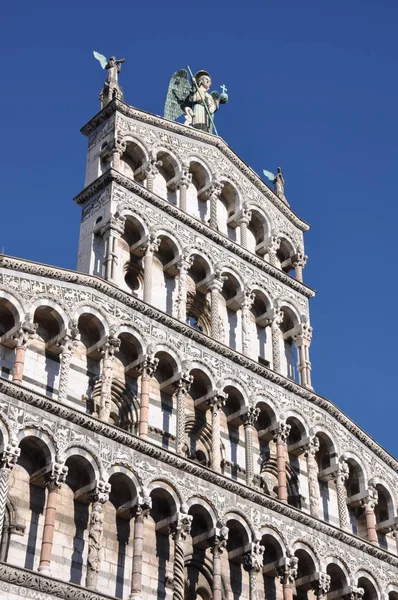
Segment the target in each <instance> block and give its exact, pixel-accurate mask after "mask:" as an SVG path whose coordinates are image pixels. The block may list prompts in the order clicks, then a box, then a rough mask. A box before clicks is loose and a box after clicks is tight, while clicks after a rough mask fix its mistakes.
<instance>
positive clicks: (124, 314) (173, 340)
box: [0, 257, 398, 489]
mask: <svg viewBox="0 0 398 600" xmlns="http://www.w3.org/2000/svg"><path fill="white" fill-rule="evenodd" d="M0 267H8V268H5V269H4V268H3V269H2V270H1V269H0V287H2V288H3V289H5V290H7V291H8V293H9V297H10V298H12V297H13V296H14V294H15V293H16V296H17V297H18V298H19V302H22V303H23V305H22V306H19V309H18V310H19V313H20V314H27V313H28V312H29V305H30V302H31V301H32V299H33V298H35V299H37V297H39V296H40V297H42V298H43V301H42V303H43V304H44V305H45V303H46V301H45V299H47V300H51V301H52V306H53V307H54V309H55V310H56V305H60V306H61V307H62V310H60V314H62V313H64V314H65V315H66V316H65V325H64V328H65V330H67V329H68V327H69V326H70V323H74V322H76V321H77V315H76V311H77V307H79V314H81V313H82V311H83V310H84V308H85V307H86V308H87V312H91V311H93V310H95V311H96V312H95V313H94V314H97V315H98V313H100V320H101V321H102V323H103V324H104V329H105V331H109V330H110V329H112V330H113V335H116V333H117V331H119V330H120V327H121V326H122V325H125V324H128V325H129V327H130V328H131V330H132V331H137V339H141V336H142V335H144V334H145V339H146V343H147V344H153V345H154V348H156V347H157V345H159V344H162V345H163V346H164V345H169V346H170V348H171V349H172V350H173V352H174V353H175V354H176V355H177V356H178V357H179V360H180V364H181V363H182V361H183V360H186V359H187V358H190V359H191V360H196V361H199V362H200V361H202V362H203V363H204V364H206V365H208V367H209V368H210V371H211V375H212V377H213V378H214V381H220V380H222V379H224V380H225V379H226V378H231V377H233V376H234V373H235V372H236V367H237V365H239V366H240V367H243V368H242V370H241V377H240V380H241V381H240V385H242V384H243V385H244V387H245V388H246V389H245V390H244V396H245V397H246V398H253V399H255V398H256V397H258V396H260V397H261V396H263V395H264V394H265V395H268V396H269V398H270V399H272V401H273V403H274V405H277V406H279V407H280V411H281V412H282V411H283V412H285V413H287V412H288V411H289V410H290V411H293V412H295V411H297V410H299V412H300V413H301V414H302V416H303V418H304V420H305V427H306V429H307V431H309V429H310V428H311V429H312V428H315V429H317V430H319V429H320V430H324V431H325V432H326V433H328V435H329V436H330V437H331V439H332V440H333V442H334V444H335V449H336V450H337V451H338V452H339V454H341V452H347V451H350V452H351V453H353V454H355V455H357V456H358V457H363V458H364V460H362V459H361V458H360V460H359V462H360V463H362V464H363V465H364V468H365V469H367V471H368V473H367V476H368V478H370V477H371V476H374V477H376V476H377V477H379V478H380V479H382V480H383V479H384V480H385V481H386V482H389V483H390V486H389V487H392V488H393V489H394V487H396V483H395V482H396V480H397V475H396V473H398V465H397V463H396V461H395V460H394V459H392V458H391V457H390V455H388V453H386V452H385V451H384V450H383V449H382V448H381V447H380V446H378V445H377V444H376V443H375V442H374V441H373V440H371V439H370V438H369V437H368V436H366V434H365V433H364V432H363V431H361V430H360V429H359V428H358V427H356V425H355V424H354V423H353V422H352V421H350V420H349V419H347V418H346V417H345V416H344V415H342V413H340V411H339V410H338V409H337V408H336V407H335V406H333V404H331V403H330V402H329V401H327V400H326V399H324V398H322V397H320V396H317V395H316V394H314V393H313V392H311V391H309V390H305V389H304V388H302V387H301V386H299V385H297V384H296V383H294V382H293V381H291V380H288V379H286V378H284V377H283V376H280V375H278V374H276V373H275V372H273V371H270V370H268V369H266V368H264V367H262V366H261V365H259V364H258V363H256V362H255V361H252V360H250V359H248V358H246V357H244V356H242V355H241V354H239V353H237V352H235V351H234V350H232V349H230V348H227V347H226V346H223V345H221V344H218V343H217V342H215V341H214V340H212V339H210V338H207V337H206V336H203V335H202V334H201V333H200V332H197V331H195V330H193V329H192V328H190V327H188V326H186V325H185V324H183V323H181V322H180V321H176V320H175V319H173V318H171V317H166V316H165V315H164V314H163V313H161V312H160V311H157V310H156V309H153V308H152V307H148V306H147V305H145V304H143V303H142V302H140V301H139V300H137V299H135V298H133V297H131V296H129V295H128V294H125V293H124V292H121V291H119V290H117V289H115V288H114V287H113V286H110V285H109V284H107V283H106V282H105V281H103V280H101V279H97V278H95V277H92V276H86V275H83V274H78V273H75V272H67V271H62V270H59V269H55V268H53V267H46V266H44V265H37V264H34V263H29V262H27V261H22V260H19V259H12V258H8V257H1V258H0ZM18 271H19V272H18ZM23 273H27V274H28V275H25V276H23ZM29 274H30V275H32V276H33V277H30V276H29ZM36 275H41V276H44V277H46V276H47V277H51V281H48V280H46V279H44V280H38V279H36V278H35V276H36ZM68 282H73V284H71V283H68ZM83 286H84V287H85V289H82V287H83ZM14 297H15V296H14ZM19 302H18V300H17V299H16V300H15V305H16V306H18V304H19ZM102 307H103V308H102ZM138 332H141V335H140V334H139V333H138ZM275 384H276V385H275ZM303 400H304V401H303ZM366 448H368V449H369V450H367V449H366ZM376 456H377V457H380V458H381V461H380V460H377V459H376ZM389 468H390V469H392V470H389Z"/></svg>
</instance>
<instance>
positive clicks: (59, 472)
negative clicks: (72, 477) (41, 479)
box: [45, 463, 68, 490]
mask: <svg viewBox="0 0 398 600" xmlns="http://www.w3.org/2000/svg"><path fill="white" fill-rule="evenodd" d="M67 475H68V467H67V466H65V465H64V464H63V463H53V464H52V466H51V470H50V471H49V472H48V473H46V475H45V482H46V487H47V488H48V489H49V490H50V489H57V490H58V489H59V488H60V487H61V485H62V484H63V483H65V481H66V477H67Z"/></svg>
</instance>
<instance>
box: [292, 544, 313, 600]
mask: <svg viewBox="0 0 398 600" xmlns="http://www.w3.org/2000/svg"><path fill="white" fill-rule="evenodd" d="M294 554H295V556H296V557H297V558H298V565H297V578H296V580H295V588H296V594H295V596H296V597H297V598H302V599H303V600H304V599H306V600H310V598H315V597H316V596H315V595H312V591H313V588H314V585H316V581H317V579H316V565H315V563H314V561H313V559H312V557H311V556H310V554H309V553H308V552H306V551H305V550H302V549H300V550H296V552H295V553H294Z"/></svg>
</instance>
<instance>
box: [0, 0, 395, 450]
mask: <svg viewBox="0 0 398 600" xmlns="http://www.w3.org/2000/svg"><path fill="white" fill-rule="evenodd" d="M397 21H398V3H397V2H396V0H379V1H378V2H374V0H373V1H371V0H362V1H359V0H356V1H355V0H348V1H347V0H345V1H343V0H335V1H334V2H324V1H321V2H320V1H319V0H304V1H303V2H297V0H278V1H267V0H262V1H261V2H260V1H257V2H255V1H253V0H249V1H247V0H246V1H245V2H239V3H238V2H236V1H232V2H231V1H229V2H227V1H226V0H219V2H217V3H213V2H208V1H207V0H203V1H201V2H191V3H186V2H181V1H176V2H174V3H172V4H171V3H166V2H159V1H158V0H153V2H151V3H150V4H149V3H141V2H131V1H130V2H124V1H119V2H117V3H110V2H104V1H103V0H98V1H97V2H92V1H91V0H86V1H84V2H76V1H75V0H71V1H69V2H68V3H59V2H49V1H46V0H42V1H41V2H35V3H33V2H26V0H24V1H22V2H14V3H7V4H6V5H5V7H3V9H2V19H1V25H0V46H1V52H2V64H3V67H2V85H1V89H2V91H1V94H0V114H1V117H2V143H1V149H0V153H1V165H2V177H1V180H0V192H1V198H2V203H3V210H2V216H1V225H2V226H1V229H0V248H1V247H3V246H4V249H5V252H6V253H7V254H11V255H15V256H21V257H25V258H28V259H31V260H37V261H41V262H45V263H50V264H56V265H60V266H64V267H68V268H74V267H75V262H76V254H77V238H78V228H79V208H78V207H77V206H75V205H74V203H73V202H72V198H73V196H74V195H75V194H76V193H78V192H79V191H80V190H81V189H82V187H83V182H84V168H85V151H86V140H85V138H84V137H83V136H82V135H81V134H80V133H79V129H80V127H81V126H82V125H83V124H84V123H86V122H87V121H88V120H89V119H90V118H91V117H92V116H93V115H94V114H95V113H96V112H97V110H98V108H99V103H98V94H99V91H100V89H101V86H102V83H103V72H102V71H101V68H100V66H99V64H98V63H97V62H96V61H95V60H94V59H93V57H92V50H93V49H95V50H98V51H99V52H101V53H103V54H106V55H110V54H116V55H117V56H118V57H121V56H124V57H126V64H125V65H124V66H123V71H122V74H121V84H122V86H123V89H124V92H125V99H126V101H127V102H128V103H129V104H132V105H133V106H136V107H138V108H142V109H144V110H148V111H151V112H154V113H156V114H162V112H163V105H164V99H165V94H166V91H167V85H168V80H169V77H170V76H171V74H172V73H173V72H174V71H175V70H177V69H179V68H182V67H184V66H185V65H186V64H189V65H190V66H191V67H192V69H194V70H195V71H196V70H198V69H207V70H209V71H210V73H211V74H212V78H213V84H214V86H218V85H220V84H223V83H225V84H226V85H227V87H228V93H229V98H230V101H229V103H228V105H227V106H225V107H222V110H220V111H219V113H218V114H217V128H218V131H219V134H220V135H221V136H222V137H223V138H224V139H225V140H226V142H227V143H228V144H230V146H231V147H232V148H233V149H234V150H235V151H236V152H237V153H238V154H239V155H240V156H241V157H242V158H243V159H244V160H245V161H246V162H247V163H248V164H249V165H251V166H252V167H253V169H255V170H256V171H257V172H259V173H261V171H262V169H263V168H266V169H269V170H273V169H275V167H276V166H277V165H281V166H282V168H283V172H284V176H285V179H286V195H287V197H288V200H289V202H290V204H291V206H292V208H293V209H294V210H295V211H296V212H297V213H298V214H299V215H300V216H301V217H302V218H304V219H305V220H306V221H308V222H309V223H310V224H311V230H310V232H309V233H308V234H306V252H307V254H308V255H309V261H308V265H307V267H306V269H305V271H304V277H305V281H306V283H308V285H310V286H312V287H314V288H315V289H316V290H317V296H316V298H315V299H314V300H313V301H312V302H311V317H312V319H311V320H312V325H313V328H314V338H313V344H312V348H311V358H312V364H313V383H314V387H315V389H316V391H317V392H318V393H320V394H322V395H324V396H327V397H328V398H330V399H331V400H332V401H333V402H334V403H335V404H337V405H338V406H339V407H340V408H341V409H342V410H344V411H345V412H346V413H347V414H348V415H349V416H350V417H351V418H353V419H354V420H355V421H356V422H357V423H358V424H359V425H360V426H362V427H363V428H364V429H365V430H366V431H367V432H368V433H369V434H370V435H371V436H372V437H374V438H375V439H376V440H377V441H378V442H379V443H381V444H382V445H384V447H385V448H386V449H387V450H389V451H390V452H391V453H392V454H394V455H395V456H397V455H398V436H397V435H396V416H397V409H396V405H397V392H396V385H395V381H396V379H395V374H396V372H397V370H398V365H397V359H398V356H397V350H396V348H397V341H396V340H395V335H396V330H397V325H398V323H397V313H396V309H395V308H394V306H395V304H396V294H397V282H396V274H395V266H396V265H395V252H396V250H395V242H394V240H395V239H396V221H397V217H398V211H397V194H396V182H395V180H394V173H395V172H396V165H397V138H398V125H397V118H396V107H397V105H398V101H397V100H398V98H397V96H398V79H397V76H396V68H397V67H396V65H397V62H398V44H397V35H396V23H397Z"/></svg>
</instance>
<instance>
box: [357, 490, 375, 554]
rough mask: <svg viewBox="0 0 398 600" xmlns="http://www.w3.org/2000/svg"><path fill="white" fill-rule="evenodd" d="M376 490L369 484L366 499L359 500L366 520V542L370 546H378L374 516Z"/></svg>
mask: <svg viewBox="0 0 398 600" xmlns="http://www.w3.org/2000/svg"><path fill="white" fill-rule="evenodd" d="M378 498H379V496H378V493H377V489H376V488H375V487H373V485H372V484H369V488H368V493H367V496H366V498H363V499H362V500H361V504H362V506H363V507H364V508H365V518H366V529H367V532H368V542H370V543H371V544H378V539H377V533H376V515H375V507H376V504H377V501H378Z"/></svg>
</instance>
